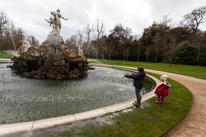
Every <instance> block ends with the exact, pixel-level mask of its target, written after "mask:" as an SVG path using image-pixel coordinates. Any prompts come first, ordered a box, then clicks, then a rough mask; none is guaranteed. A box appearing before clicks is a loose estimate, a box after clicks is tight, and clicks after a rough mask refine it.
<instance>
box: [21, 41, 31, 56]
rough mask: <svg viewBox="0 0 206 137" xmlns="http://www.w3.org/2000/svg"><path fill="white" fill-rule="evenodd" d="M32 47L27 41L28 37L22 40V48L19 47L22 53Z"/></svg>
mask: <svg viewBox="0 0 206 137" xmlns="http://www.w3.org/2000/svg"><path fill="white" fill-rule="evenodd" d="M30 47H31V44H30V43H29V42H28V41H27V37H24V39H23V40H22V45H21V47H20V48H18V54H21V53H23V52H25V51H27V50H28V49H29V48H30Z"/></svg>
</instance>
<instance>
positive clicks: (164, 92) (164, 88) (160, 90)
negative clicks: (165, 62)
mask: <svg viewBox="0 0 206 137" xmlns="http://www.w3.org/2000/svg"><path fill="white" fill-rule="evenodd" d="M167 77H168V75H162V76H161V77H160V79H161V84H160V85H159V86H158V87H157V89H156V90H155V94H157V96H158V97H157V101H155V102H156V103H164V97H165V96H168V93H169V88H170V87H171V85H170V84H169V83H167ZM160 96H162V98H160Z"/></svg>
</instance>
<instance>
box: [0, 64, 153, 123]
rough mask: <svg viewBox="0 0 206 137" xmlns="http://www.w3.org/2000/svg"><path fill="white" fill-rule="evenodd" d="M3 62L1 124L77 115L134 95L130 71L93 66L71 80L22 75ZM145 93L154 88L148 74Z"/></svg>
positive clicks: (131, 97) (0, 71)
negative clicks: (35, 77) (128, 76)
mask: <svg viewBox="0 0 206 137" xmlns="http://www.w3.org/2000/svg"><path fill="white" fill-rule="evenodd" d="M6 65H8V64H0V108H1V109H0V124H1V125H3V124H11V123H19V122H27V121H34V120H40V119H45V118H51V117H58V116H64V115H70V114H75V113H79V112H84V111H89V110H93V109H97V108H101V107H106V106H110V105H114V104H117V103H121V102H124V101H128V100H131V99H133V98H135V92H134V87H133V85H132V83H133V82H132V79H127V78H124V79H123V78H122V76H123V75H125V74H129V73H130V72H129V71H125V70H119V69H114V68H106V67H94V68H95V69H94V70H89V71H87V72H85V73H84V74H83V75H82V76H81V77H79V78H77V79H72V80H37V79H28V78H24V77H21V76H20V75H19V74H17V73H16V72H14V71H12V70H11V69H10V68H6ZM144 83H145V84H144V87H143V89H142V94H146V93H147V92H149V91H151V90H152V89H153V88H154V87H155V82H154V81H153V80H152V79H151V78H149V77H146V78H145V79H144Z"/></svg>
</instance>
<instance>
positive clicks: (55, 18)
mask: <svg viewBox="0 0 206 137" xmlns="http://www.w3.org/2000/svg"><path fill="white" fill-rule="evenodd" d="M61 18H62V19H64V20H68V19H65V18H64V17H63V16H62V15H61V14H60V10H59V9H58V10H57V11H56V12H55V11H54V12H51V17H50V18H49V20H48V19H45V20H46V21H47V22H48V23H50V26H52V28H53V30H52V31H51V33H57V34H59V33H60V29H61Z"/></svg>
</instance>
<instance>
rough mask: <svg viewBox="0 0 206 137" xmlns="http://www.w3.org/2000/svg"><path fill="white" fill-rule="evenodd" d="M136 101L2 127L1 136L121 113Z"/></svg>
mask: <svg viewBox="0 0 206 137" xmlns="http://www.w3.org/2000/svg"><path fill="white" fill-rule="evenodd" d="M130 71H131V70H130ZM147 76H148V77H150V78H151V79H153V80H154V81H155V83H156V87H157V86H158V85H159V84H160V81H159V80H158V79H157V78H155V77H153V76H150V75H148V74H147ZM156 87H155V88H154V89H153V90H152V91H150V92H149V93H147V94H145V95H143V96H142V102H144V101H146V100H148V99H150V98H152V97H154V96H155V94H154V91H155V89H156ZM134 100H135V99H132V100H129V101H126V102H122V103H118V104H115V105H111V106H107V107H103V108H99V109H94V110H90V111H86V112H81V113H76V114H71V115H66V116H60V117H54V118H48V119H42V120H36V121H30V122H22V123H14V124H7V125H0V135H7V134H12V133H16V132H23V131H30V130H37V129H43V128H48V127H53V126H57V125H62V124H66V123H70V122H73V121H77V120H83V119H88V118H92V117H97V116H101V115H104V114H107V113H111V112H115V111H119V110H123V109H126V108H128V107H131V106H132V102H133V101H134Z"/></svg>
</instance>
